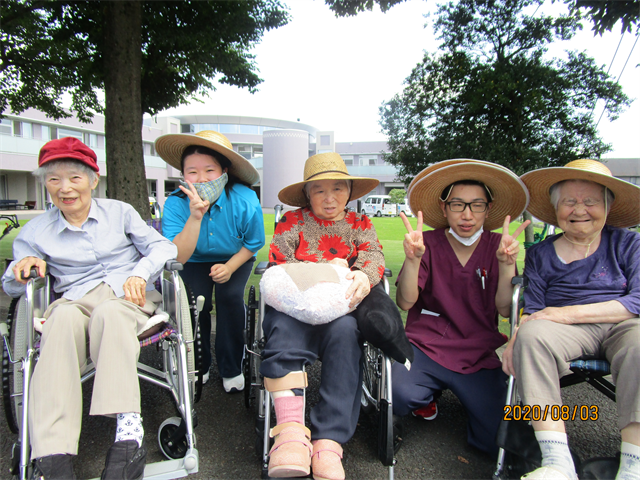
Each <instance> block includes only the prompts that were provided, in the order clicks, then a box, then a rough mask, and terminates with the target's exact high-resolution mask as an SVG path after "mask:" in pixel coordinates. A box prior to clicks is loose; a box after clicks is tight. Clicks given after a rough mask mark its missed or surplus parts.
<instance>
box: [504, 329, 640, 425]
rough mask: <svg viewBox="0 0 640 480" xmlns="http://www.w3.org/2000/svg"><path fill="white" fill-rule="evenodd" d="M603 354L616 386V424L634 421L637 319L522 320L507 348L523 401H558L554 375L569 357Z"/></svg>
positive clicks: (638, 411)
mask: <svg viewBox="0 0 640 480" xmlns="http://www.w3.org/2000/svg"><path fill="white" fill-rule="evenodd" d="M580 358H584V359H587V358H606V359H607V360H608V361H609V363H610V364H611V375H612V377H613V383H615V385H616V404H617V407H618V426H619V428H620V430H622V429H623V428H624V427H626V426H627V425H629V423H631V422H640V318H631V319H629V320H625V321H623V322H620V323H617V324H612V323H592V324H587V323H584V324H576V325H563V324H560V323H555V322H551V321H549V320H533V321H530V322H526V323H525V324H524V325H522V327H520V329H519V330H518V336H517V337H516V343H515V345H514V351H513V366H514V369H515V371H516V381H517V384H518V390H519V392H520V395H521V396H522V399H523V401H524V403H525V404H526V405H530V406H533V405H540V406H541V407H542V409H543V410H544V407H545V406H546V405H562V398H561V397H560V378H561V377H563V376H565V375H568V374H570V373H571V371H570V370H569V362H570V361H572V360H576V359H580Z"/></svg>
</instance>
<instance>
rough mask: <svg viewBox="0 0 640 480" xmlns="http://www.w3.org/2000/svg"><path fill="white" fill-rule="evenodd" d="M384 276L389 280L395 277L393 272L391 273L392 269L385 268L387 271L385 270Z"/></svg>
mask: <svg viewBox="0 0 640 480" xmlns="http://www.w3.org/2000/svg"><path fill="white" fill-rule="evenodd" d="M384 276H385V277H389V278H391V277H393V272H392V271H391V269H390V268H386V267H385V269H384Z"/></svg>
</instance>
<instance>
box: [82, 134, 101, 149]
mask: <svg viewBox="0 0 640 480" xmlns="http://www.w3.org/2000/svg"><path fill="white" fill-rule="evenodd" d="M84 144H85V145H87V146H88V147H90V148H98V135H96V134H95V133H85V134H84Z"/></svg>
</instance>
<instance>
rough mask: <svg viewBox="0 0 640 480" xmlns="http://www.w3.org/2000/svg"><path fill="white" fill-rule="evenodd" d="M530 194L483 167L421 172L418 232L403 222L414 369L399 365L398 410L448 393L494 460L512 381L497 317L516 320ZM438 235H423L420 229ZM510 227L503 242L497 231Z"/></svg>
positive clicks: (401, 285) (415, 195) (451, 165)
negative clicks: (514, 225)
mask: <svg viewBox="0 0 640 480" xmlns="http://www.w3.org/2000/svg"><path fill="white" fill-rule="evenodd" d="M528 200H529V196H528V192H527V189H526V187H525V186H524V184H523V183H522V182H521V181H520V179H519V178H518V177H517V176H516V175H515V174H514V173H513V172H511V171H510V170H508V169H506V168H504V167H501V166H499V165H496V164H492V163H488V162H480V161H477V160H447V161H444V162H440V163H437V164H435V165H432V166H430V167H428V168H427V169H425V170H423V171H422V172H421V173H420V174H418V176H417V177H416V178H415V179H414V180H413V182H412V183H411V185H410V187H409V203H410V205H411V211H413V212H417V215H418V225H417V229H416V230H415V231H414V230H413V229H412V227H411V225H410V224H409V222H408V220H407V219H406V217H404V216H403V221H404V223H405V226H406V228H407V232H408V233H407V234H406V235H405V239H404V243H403V247H404V250H405V255H406V258H405V262H404V265H403V267H402V270H401V272H400V274H399V275H398V280H397V286H398V289H397V294H396V301H397V303H398V306H399V307H400V308H402V309H403V310H408V311H409V314H408V317H407V324H406V332H407V337H408V338H409V341H410V342H411V343H412V346H413V350H414V354H415V359H414V362H413V364H412V365H411V370H410V371H407V370H406V369H405V368H404V367H403V366H402V365H399V364H394V368H393V410H394V414H396V415H400V416H404V415H408V414H409V413H411V412H415V411H416V410H418V411H419V410H420V409H424V408H425V407H427V406H429V405H430V404H432V402H433V401H434V395H435V396H438V395H439V393H440V392H441V391H443V390H446V389H450V390H451V391H452V392H453V393H454V394H455V395H456V396H457V397H458V399H459V400H460V401H461V402H462V404H463V406H464V407H465V409H466V411H467V414H468V417H469V423H468V427H467V429H468V435H467V439H468V442H469V444H470V445H472V446H474V447H476V448H478V449H480V450H483V451H485V452H487V453H490V454H495V453H497V450H498V447H497V446H496V443H495V436H496V432H497V430H498V426H499V424H500V419H501V418H502V414H503V407H504V404H505V398H506V380H507V376H506V375H505V374H504V373H503V372H502V368H501V362H500V359H499V358H498V355H497V354H496V349H497V348H498V347H500V346H501V345H503V344H504V343H505V341H506V337H505V336H504V335H503V334H501V333H500V332H499V330H498V313H500V314H502V315H503V316H508V315H509V309H510V304H511V292H512V287H511V278H512V277H513V276H514V275H515V274H516V259H517V257H518V251H519V243H518V241H517V240H516V239H517V237H518V235H519V234H520V233H521V232H522V230H523V229H524V228H525V226H526V225H527V224H528V221H527V222H525V223H524V224H522V225H521V226H520V227H519V228H518V229H517V230H516V231H515V232H514V233H513V234H509V222H510V220H511V218H517V217H518V216H519V215H520V214H521V213H522V212H523V211H524V209H525V208H526V206H527V204H528ZM423 219H424V223H425V224H427V225H428V226H430V227H433V228H434V229H435V230H431V231H426V232H423V231H422V222H423ZM500 226H502V227H503V233H502V234H500V233H491V230H494V229H496V228H499V227H500Z"/></svg>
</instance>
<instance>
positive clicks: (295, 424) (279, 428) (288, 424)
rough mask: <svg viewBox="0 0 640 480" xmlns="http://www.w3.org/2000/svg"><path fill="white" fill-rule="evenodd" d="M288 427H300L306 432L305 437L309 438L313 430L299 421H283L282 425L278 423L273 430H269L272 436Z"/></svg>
mask: <svg viewBox="0 0 640 480" xmlns="http://www.w3.org/2000/svg"><path fill="white" fill-rule="evenodd" d="M288 427H295V428H298V429H300V430H302V431H303V432H304V435H305V437H307V438H309V439H310V438H311V430H309V429H308V428H307V427H305V426H304V425H302V424H301V423H298V422H286V423H281V424H280V425H276V426H275V427H273V428H272V429H271V430H269V436H270V437H271V438H273V437H276V436H278V435H279V434H280V432H281V431H282V430H284V429H285V428H288Z"/></svg>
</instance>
